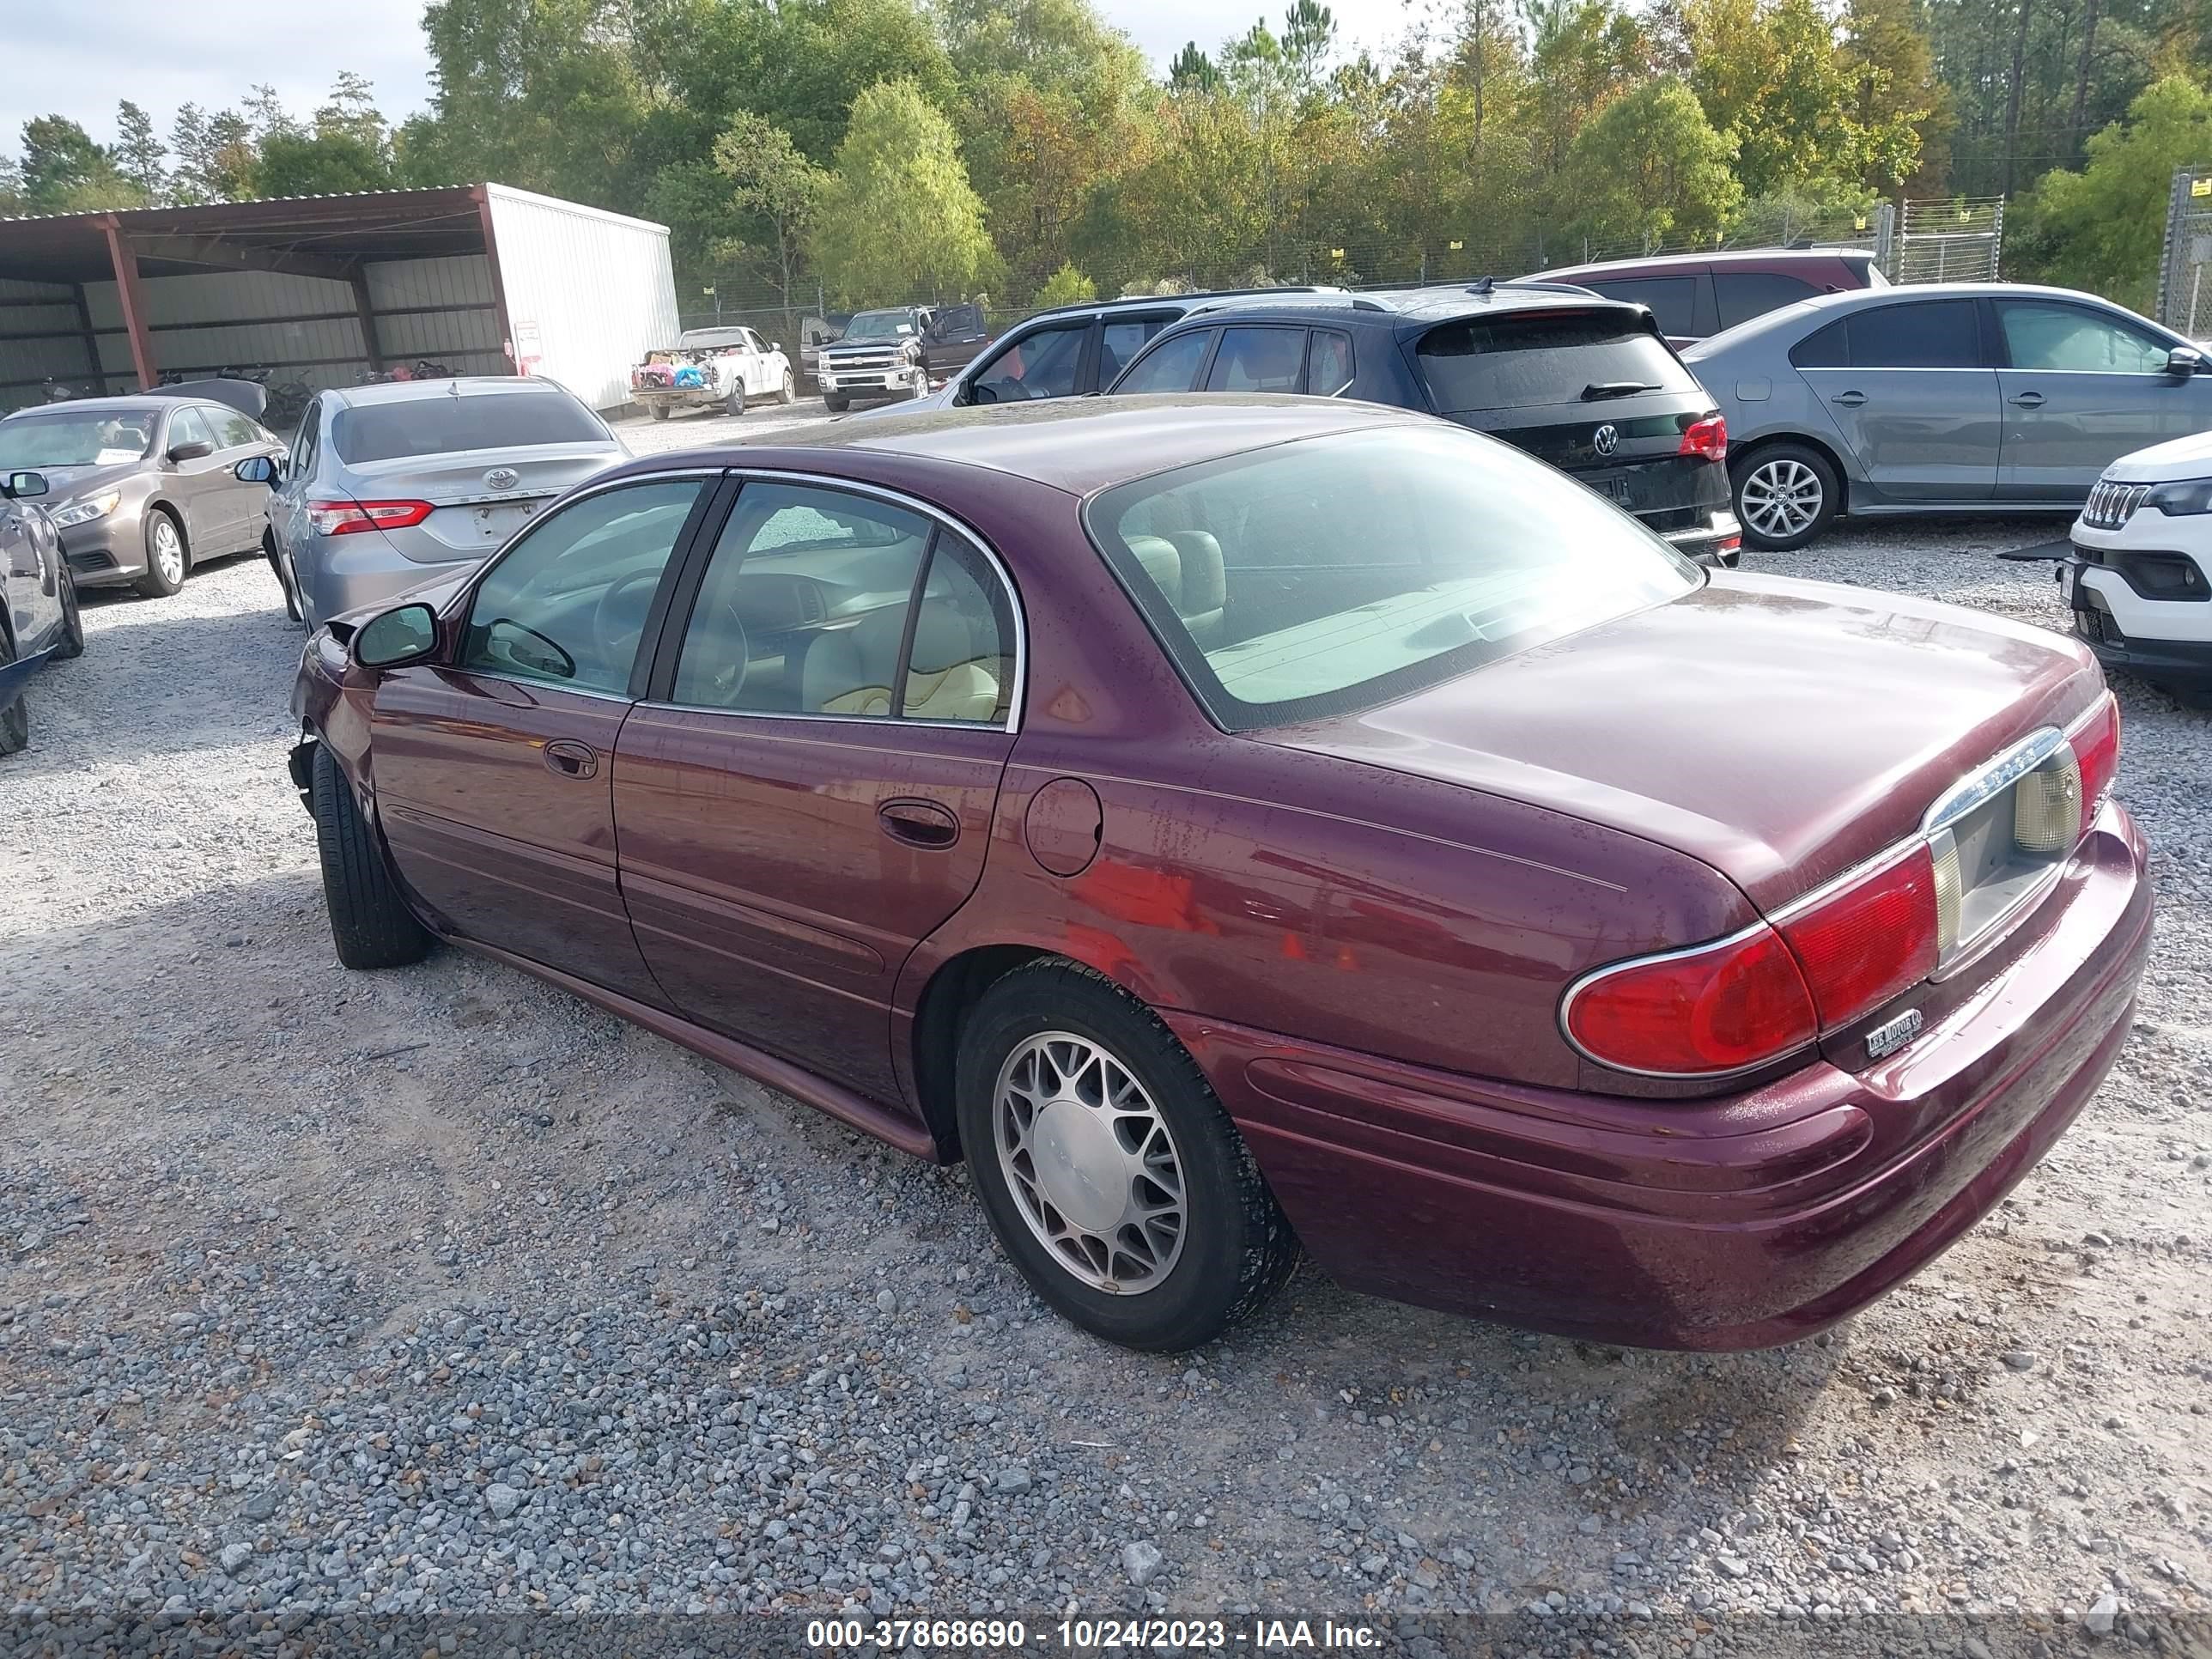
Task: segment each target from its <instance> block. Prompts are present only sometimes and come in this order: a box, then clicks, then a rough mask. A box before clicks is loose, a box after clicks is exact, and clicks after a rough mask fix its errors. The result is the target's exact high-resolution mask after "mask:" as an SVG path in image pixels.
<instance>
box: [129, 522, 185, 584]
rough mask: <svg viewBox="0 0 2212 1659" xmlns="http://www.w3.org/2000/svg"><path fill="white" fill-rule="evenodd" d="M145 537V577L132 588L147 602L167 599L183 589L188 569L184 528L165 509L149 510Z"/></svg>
mask: <svg viewBox="0 0 2212 1659" xmlns="http://www.w3.org/2000/svg"><path fill="white" fill-rule="evenodd" d="M145 535H146V574H144V575H143V576H141V577H139V579H138V580H137V581H136V582H134V583H132V584H131V586H134V587H136V588H137V590H138V592H140V593H142V594H143V595H144V596H145V597H146V598H148V599H167V598H168V597H169V596H170V595H171V594H172V593H174V592H176V591H177V590H178V589H179V588H180V587H182V586H184V585H185V572H186V571H188V570H190V569H191V557H190V556H189V555H188V554H187V553H186V552H185V532H184V528H183V526H180V525H179V524H178V522H177V520H176V519H175V517H174V516H173V514H171V513H170V512H169V510H168V508H167V507H151V508H149V509H148V511H147V513H146V531H145Z"/></svg>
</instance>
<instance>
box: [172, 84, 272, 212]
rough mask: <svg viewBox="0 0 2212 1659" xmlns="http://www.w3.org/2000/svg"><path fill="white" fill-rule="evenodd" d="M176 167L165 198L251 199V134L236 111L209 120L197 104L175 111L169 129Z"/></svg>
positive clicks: (221, 112)
mask: <svg viewBox="0 0 2212 1659" xmlns="http://www.w3.org/2000/svg"><path fill="white" fill-rule="evenodd" d="M169 148H170V149H171V150H172V152H173V154H174V155H175V156H176V162H177V165H176V167H175V169H174V171H173V173H171V175H170V179H169V193H170V195H171V197H173V199H175V200H176V201H178V202H181V203H184V204H187V205H196V204H201V203H206V202H235V201H240V200H243V199H244V198H246V197H249V196H252V194H253V166H254V161H255V159H256V151H255V148H254V143H253V130H252V128H251V127H250V126H249V125H247V124H246V118H245V117H244V116H242V115H240V113H239V112H237V111H236V110H233V109H224V110H217V111H216V112H215V113H214V114H212V115H210V114H208V113H207V112H204V111H203V110H202V109H201V108H200V106H198V105H197V104H186V105H185V106H183V107H182V108H181V109H179V111H178V112H177V117H176V120H175V122H174V124H173V125H172V126H171V127H170V129H169Z"/></svg>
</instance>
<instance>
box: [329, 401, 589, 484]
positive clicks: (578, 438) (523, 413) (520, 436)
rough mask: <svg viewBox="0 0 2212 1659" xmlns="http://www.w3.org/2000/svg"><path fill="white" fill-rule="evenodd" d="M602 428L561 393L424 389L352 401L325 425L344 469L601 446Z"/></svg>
mask: <svg viewBox="0 0 2212 1659" xmlns="http://www.w3.org/2000/svg"><path fill="white" fill-rule="evenodd" d="M606 441H607V435H606V431H605V428H603V427H601V426H600V425H599V419H598V417H597V416H594V415H593V414H592V412H591V410H587V409H586V408H585V407H584V406H583V404H580V403H578V402H577V401H576V400H575V399H574V398H571V397H570V396H568V393H566V392H556V391H554V390H552V389H551V388H550V387H547V388H545V389H544V390H540V391H530V392H478V393H474V394H464V395H461V396H459V397H456V396H455V395H454V394H453V393H452V392H432V393H430V394H429V395H428V396H427V397H422V398H405V399H403V400H401V401H398V402H395V403H368V404H354V405H353V406H351V407H349V408H346V409H341V410H339V411H338V417H337V420H335V421H333V422H331V448H332V449H334V450H336V451H337V456H338V459H340V460H342V461H344V462H346V463H347V464H348V465H352V466H359V465H362V464H363V463H365V462H369V461H396V460H399V459H403V458H404V457H406V456H410V455H449V454H453V453H457V452H459V451H461V450H469V449H512V448H519V447H524V446H526V445H531V444H604V443H605V442H606Z"/></svg>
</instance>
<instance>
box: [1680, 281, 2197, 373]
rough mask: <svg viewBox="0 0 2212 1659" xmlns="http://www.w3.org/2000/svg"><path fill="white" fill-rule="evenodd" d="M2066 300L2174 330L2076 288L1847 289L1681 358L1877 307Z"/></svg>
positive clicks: (1756, 320) (1751, 322)
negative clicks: (1937, 302) (1986, 300)
mask: <svg viewBox="0 0 2212 1659" xmlns="http://www.w3.org/2000/svg"><path fill="white" fill-rule="evenodd" d="M1984 297H1986V298H1989V299H1997V300H2067V301H2072V302H2074V303H2075V304H2076V305H2090V306H2094V307H2097V308H2098V309H2100V310H2103V311H2118V312H2121V313H2124V314H2126V315H2128V316H2130V317H2136V321H2138V322H2140V323H2142V324H2143V325H2145V326H2146V327H2148V328H2154V329H2157V330H2158V331H2160V333H2162V334H2168V335H2172V336H2173V337H2174V338H2176V339H2179V337H2180V336H2179V335H2173V331H2172V330H2171V329H2168V328H2165V327H2163V326H2162V325H2160V324H2158V323H2154V322H2153V321H2152V320H2151V319H2149V318H2148V317H2137V316H2136V313H2134V312H2131V311H2129V310H2128V309H2127V307H2125V306H2120V305H2115V304H2114V303H2113V302H2112V301H2110V300H2107V299H2105V298H2103V297H2101V296H2100V295H2094V294H2084V293H2083V292H2081V289H2072V288H2045V287H2043V286H2040V285H2039V284H2037V283H1906V284H1905V285H1903V286H1901V287H1892V288H1852V289H1844V290H1842V291H1841V292H1839V293H1836V294H1815V295H1812V296H1811V297H1810V298H1808V299H1803V300H1798V301H1794V302H1792V303H1791V304H1789V305H1786V306H1783V307H1779V308H1778V309H1776V310H1773V311H1767V312H1761V313H1759V315H1758V316H1756V317H1753V318H1750V319H1747V320H1745V321H1743V322H1741V323H1738V324H1737V325H1735V327H1734V328H1731V329H1727V330H1724V331H1722V332H1721V333H1718V334H1715V335H1712V336H1711V337H1708V338H1706V339H1703V340H1699V342H1697V343H1695V344H1694V345H1691V346H1688V347H1686V348H1684V356H1685V358H1686V359H1700V360H1702V359H1705V358H1709V357H1711V356H1713V354H1714V350H1715V349H1716V348H1723V349H1726V348H1733V347H1735V345H1737V344H1738V343H1741V342H1744V341H1748V340H1758V339H1764V338H1765V337H1767V336H1768V335H1771V334H1776V333H1781V332H1789V331H1796V329H1799V328H1801V327H1802V328H1808V329H1809V328H1814V327H1819V326H1820V325H1823V324H1825V323H1826V322H1828V321H1830V320H1832V319H1834V318H1836V317H1838V316H1844V315H1848V314H1849V313H1851V312H1854V311H1866V310H1871V309H1873V308H1875V307H1879V306H1893V305H1900V304H1910V303H1911V302H1912V301H1917V300H1975V299H1982V298H1984Z"/></svg>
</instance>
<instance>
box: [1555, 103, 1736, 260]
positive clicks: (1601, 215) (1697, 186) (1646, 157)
mask: <svg viewBox="0 0 2212 1659" xmlns="http://www.w3.org/2000/svg"><path fill="white" fill-rule="evenodd" d="M1734 159H1735V153H1734V146H1733V145H1731V144H1730V143H1729V141H1728V140H1727V139H1726V138H1723V137H1722V136H1721V135H1720V134H1719V133H1717V132H1716V131H1713V125H1712V123H1711V121H1709V120H1707V119H1706V118H1705V109H1704V106H1701V105H1700V104H1699V102H1698V99H1697V94H1694V93H1692V91H1691V90H1690V89H1689V88H1687V87H1686V86H1684V85H1683V84H1682V83H1681V82H1680V81H1674V80H1665V81H1651V82H1646V83H1645V84H1644V85H1643V86H1641V87H1638V88H1637V89H1636V90H1635V91H1633V92H1631V93H1627V94H1624V95H1623V96H1621V97H1619V98H1616V99H1614V100H1613V102H1611V103H1610V104H1607V106H1605V108H1604V109H1603V110H1601V111H1600V112H1599V113H1598V115H1597V117H1596V118H1595V119H1594V120H1592V121H1590V122H1589V123H1588V124H1587V125H1584V126H1583V130H1582V131H1580V132H1579V133H1577V135H1576V137H1575V142H1574V146H1573V148H1572V149H1571V150H1570V151H1569V153H1568V157H1567V167H1566V174H1565V180H1566V190H1565V197H1566V198H1567V199H1568V200H1571V201H1574V202H1577V203H1578V204H1580V207H1579V210H1578V211H1577V216H1576V217H1575V219H1574V221H1573V222H1572V223H1571V227H1570V228H1571V230H1573V231H1576V232H1578V233H1580V234H1583V236H1585V237H1587V238H1589V240H1590V241H1591V242H1592V243H1594V244H1615V243H1621V242H1627V243H1632V244H1634V245H1635V246H1636V247H1637V248H1638V251H1644V250H1648V249H1650V248H1654V247H1656V246H1659V245H1660V244H1661V243H1662V242H1665V241H1675V242H1686V241H1704V240H1709V239H1711V237H1713V236H1714V235H1716V234H1717V233H1718V232H1719V230H1720V228H1721V227H1722V226H1723V224H1725V223H1726V222H1727V221H1728V217H1729V214H1730V213H1731V212H1733V211H1734V210H1735V206H1736V204H1737V203H1738V202H1739V201H1741V199H1742V197H1743V186H1742V185H1740V184H1738V183H1737V182H1736V178H1735V173H1733V172H1731V171H1730V169H1729V163H1730V162H1731V161H1733V160H1734Z"/></svg>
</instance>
